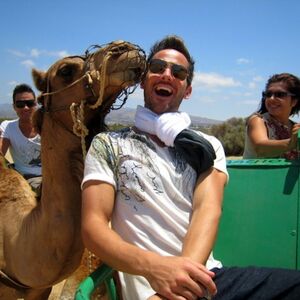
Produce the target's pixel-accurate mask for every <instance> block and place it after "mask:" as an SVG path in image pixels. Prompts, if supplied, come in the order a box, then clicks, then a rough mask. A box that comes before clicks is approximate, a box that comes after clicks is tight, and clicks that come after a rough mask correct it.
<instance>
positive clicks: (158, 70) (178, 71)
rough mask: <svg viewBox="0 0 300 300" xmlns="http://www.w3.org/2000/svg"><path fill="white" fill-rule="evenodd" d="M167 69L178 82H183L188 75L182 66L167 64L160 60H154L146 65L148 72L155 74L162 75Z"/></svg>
mask: <svg viewBox="0 0 300 300" xmlns="http://www.w3.org/2000/svg"><path fill="white" fill-rule="evenodd" d="M168 67H169V68H170V69H171V72H172V75H173V76H174V77H175V78H177V79H179V80H185V79H186V78H187V76H188V74H189V72H188V70H187V69H186V68H185V67H184V66H182V65H177V64H174V63H171V62H167V61H165V60H162V59H156V58H154V59H152V60H151V61H150V62H149V65H148V68H149V71H150V72H151V73H155V74H162V73H163V72H164V71H165V70H166V69H167V68H168Z"/></svg>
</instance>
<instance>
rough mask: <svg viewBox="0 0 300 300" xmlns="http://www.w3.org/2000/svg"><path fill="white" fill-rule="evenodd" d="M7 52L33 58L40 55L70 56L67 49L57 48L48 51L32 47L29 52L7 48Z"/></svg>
mask: <svg viewBox="0 0 300 300" xmlns="http://www.w3.org/2000/svg"><path fill="white" fill-rule="evenodd" d="M8 52H9V53H11V54H12V55H14V56H17V57H34V58H38V57H41V56H46V57H47V56H48V57H58V58H63V57H66V56H70V54H69V53H68V51H67V50H59V51H48V50H40V49H37V48H32V49H30V50H29V52H27V53H25V52H21V51H19V50H13V49H10V50H8Z"/></svg>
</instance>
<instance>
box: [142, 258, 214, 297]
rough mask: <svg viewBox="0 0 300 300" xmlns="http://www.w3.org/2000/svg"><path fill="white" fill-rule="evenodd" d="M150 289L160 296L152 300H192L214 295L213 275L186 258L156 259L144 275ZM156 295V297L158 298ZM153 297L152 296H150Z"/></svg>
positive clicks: (200, 265)
mask: <svg viewBox="0 0 300 300" xmlns="http://www.w3.org/2000/svg"><path fill="white" fill-rule="evenodd" d="M145 277H146V278H147V280H148V281H149V283H150V285H151V287H152V288H153V289H154V290H155V291H156V292H157V293H158V294H159V295H161V296H162V298H153V299H152V298H151V297H150V299H151V300H154V299H172V300H194V299H197V298H198V297H204V296H207V294H210V295H215V294H216V292H217V288H216V285H215V283H214V281H213V277H214V273H213V272H211V271H209V270H208V269H206V267H205V266H203V265H202V264H199V263H197V262H195V261H193V260H191V259H190V258H188V257H176V256H168V257H161V256H160V257H158V258H156V261H155V262H153V264H152V269H151V270H149V274H148V275H145ZM159 295H157V296H156V297H160V296H159ZM152 297H154V296H152Z"/></svg>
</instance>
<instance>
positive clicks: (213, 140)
mask: <svg viewBox="0 0 300 300" xmlns="http://www.w3.org/2000/svg"><path fill="white" fill-rule="evenodd" d="M194 132H196V133H197V134H199V135H200V136H202V137H204V138H205V139H206V140H208V141H209V142H210V143H211V144H220V143H221V142H220V141H219V140H218V139H217V138H216V137H215V136H213V135H210V134H207V133H204V132H202V131H200V130H194Z"/></svg>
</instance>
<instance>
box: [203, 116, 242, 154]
mask: <svg viewBox="0 0 300 300" xmlns="http://www.w3.org/2000/svg"><path fill="white" fill-rule="evenodd" d="M199 130H201V131H203V132H205V133H207V134H210V135H213V136H215V137H216V138H218V139H219V140H220V141H221V143H222V145H223V147H224V150H225V154H226V156H241V155H242V154H243V151H244V141H245V119H243V118H231V119H229V120H227V121H225V122H223V123H221V124H216V125H212V126H211V127H209V128H207V127H206V128H203V127H202V128H201V127H200V128H199Z"/></svg>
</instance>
